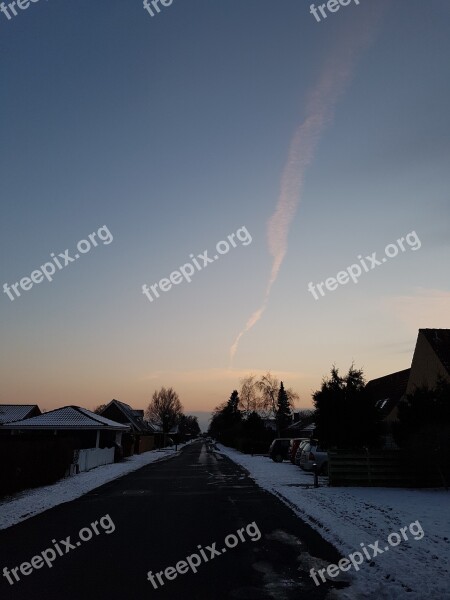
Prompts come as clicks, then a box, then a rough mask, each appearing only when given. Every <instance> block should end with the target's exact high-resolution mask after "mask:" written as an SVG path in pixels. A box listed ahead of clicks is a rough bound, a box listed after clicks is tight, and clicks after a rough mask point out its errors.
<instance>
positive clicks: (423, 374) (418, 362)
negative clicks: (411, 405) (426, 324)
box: [406, 329, 450, 394]
mask: <svg viewBox="0 0 450 600" xmlns="http://www.w3.org/2000/svg"><path fill="white" fill-rule="evenodd" d="M439 378H443V379H446V380H447V381H450V329H419V335H418V337H417V342H416V348H415V350H414V356H413V359H412V365H411V375H410V377H409V381H408V387H407V390H406V393H407V394H412V393H413V392H414V390H415V389H416V388H417V387H421V386H424V385H425V386H427V387H429V388H433V387H435V385H436V383H437V381H438V379H439Z"/></svg>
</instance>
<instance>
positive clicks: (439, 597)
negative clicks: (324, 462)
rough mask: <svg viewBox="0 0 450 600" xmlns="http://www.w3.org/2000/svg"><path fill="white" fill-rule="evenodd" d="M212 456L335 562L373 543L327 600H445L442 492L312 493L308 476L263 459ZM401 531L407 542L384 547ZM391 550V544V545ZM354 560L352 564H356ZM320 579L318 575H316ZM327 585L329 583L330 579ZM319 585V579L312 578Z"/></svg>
mask: <svg viewBox="0 0 450 600" xmlns="http://www.w3.org/2000/svg"><path fill="white" fill-rule="evenodd" d="M218 447H219V451H220V453H222V454H224V455H226V456H228V457H229V458H230V459H231V460H233V461H234V462H236V463H238V464H239V465H242V466H243V467H244V468H245V469H247V471H248V472H249V474H250V476H251V478H252V479H253V480H254V481H255V482H256V483H257V484H258V485H259V486H260V487H262V488H264V489H265V490H267V491H269V492H271V493H273V494H275V495H277V496H278V497H279V498H280V499H281V500H283V501H284V502H285V503H287V504H288V505H289V506H290V507H291V508H292V509H293V510H294V512H295V513H296V514H298V515H299V516H300V517H301V518H302V519H303V520H304V521H306V522H307V523H309V524H310V525H311V527H313V528H314V529H315V530H317V531H318V532H319V533H320V534H321V535H322V537H324V538H325V539H326V540H328V541H329V542H331V543H332V544H333V545H334V546H335V547H336V548H337V549H338V550H339V551H340V552H341V553H342V555H343V556H345V557H347V556H348V555H349V554H350V553H352V552H357V551H360V552H361V545H362V544H363V543H364V544H365V546H366V548H367V551H368V552H370V556H373V551H372V549H370V547H369V546H368V545H369V544H375V542H376V540H379V541H380V544H379V547H380V549H381V550H383V553H382V554H378V555H377V556H376V557H375V558H373V560H372V561H366V560H364V561H363V562H362V564H361V566H360V567H359V571H355V570H354V568H353V567H351V568H350V570H349V571H347V572H346V573H343V572H340V573H339V575H338V576H337V577H336V578H335V580H336V581H349V582H351V586H350V587H347V588H345V589H343V590H340V591H333V592H332V593H331V595H330V596H329V597H330V598H339V599H341V600H342V599H350V598H351V599H355V598H357V599H359V598H364V599H366V598H367V599H370V600H396V599H397V598H407V599H408V600H424V599H427V600H431V599H433V600H434V599H436V600H449V599H450V492H446V491H444V490H428V489H427V490H416V489H399V488H394V489H393V488H355V487H353V488H337V487H333V488H330V487H326V482H327V480H326V478H319V479H320V484H321V486H323V487H319V488H314V487H313V486H312V483H313V476H312V475H311V474H309V473H305V472H304V471H302V470H301V469H300V468H299V467H297V466H295V465H292V464H291V463H288V462H283V463H274V462H273V461H272V460H270V459H269V458H268V457H264V456H253V457H252V456H249V455H246V454H241V453H240V452H238V451H236V450H232V449H230V448H226V447H224V446H221V445H219V446H218ZM415 521H419V528H417V529H416V528H415V527H414V526H413V528H412V530H413V533H414V534H416V537H417V538H419V537H421V536H420V534H419V535H417V532H418V531H419V532H420V526H421V528H422V529H423V531H424V535H423V537H422V539H414V536H413V535H412V534H411V533H410V531H409V528H408V530H406V532H405V533H406V534H407V535H408V541H405V540H403V538H402V540H401V542H400V543H399V544H398V545H396V546H395V547H394V546H390V547H389V551H386V550H385V548H386V547H388V542H387V538H388V536H389V534H391V533H394V532H397V533H399V532H400V528H401V527H403V528H404V527H408V526H409V525H410V524H411V523H413V522H415ZM391 540H393V543H394V544H395V541H396V538H395V536H394V537H393V538H391ZM356 560H357V559H356ZM299 563H300V564H301V565H302V566H303V567H306V568H307V569H308V570H309V569H310V568H312V567H314V568H315V569H316V570H317V569H321V568H325V567H327V563H324V562H323V561H321V560H320V559H317V558H316V557H313V556H311V555H309V554H308V553H306V552H302V553H301V554H300V556H299ZM324 575H325V576H326V573H324ZM327 579H329V580H330V581H332V579H331V578H330V577H328V576H327ZM319 582H320V578H319Z"/></svg>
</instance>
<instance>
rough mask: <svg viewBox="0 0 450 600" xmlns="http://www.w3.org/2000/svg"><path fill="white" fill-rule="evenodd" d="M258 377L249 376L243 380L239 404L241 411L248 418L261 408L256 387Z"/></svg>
mask: <svg viewBox="0 0 450 600" xmlns="http://www.w3.org/2000/svg"><path fill="white" fill-rule="evenodd" d="M255 380H256V375H248V376H247V377H243V378H242V379H241V382H240V383H241V389H240V391H239V400H240V402H239V404H240V408H241V411H242V412H243V413H244V415H245V416H246V417H248V415H249V414H250V413H252V412H256V411H257V410H258V408H259V396H258V388H257V385H256V381H255Z"/></svg>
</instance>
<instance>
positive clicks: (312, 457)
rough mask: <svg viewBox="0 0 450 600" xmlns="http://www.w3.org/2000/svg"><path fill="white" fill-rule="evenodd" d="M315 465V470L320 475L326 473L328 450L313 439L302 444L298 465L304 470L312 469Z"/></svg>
mask: <svg viewBox="0 0 450 600" xmlns="http://www.w3.org/2000/svg"><path fill="white" fill-rule="evenodd" d="M314 465H317V472H318V473H320V474H321V475H327V474H328V452H327V451H326V450H325V449H324V448H323V447H322V446H321V445H320V444H319V442H317V441H315V440H311V441H310V442H308V443H307V444H305V445H304V446H303V449H302V454H301V456H300V467H301V468H302V469H304V470H305V471H313V470H314Z"/></svg>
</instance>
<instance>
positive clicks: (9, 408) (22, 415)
mask: <svg viewBox="0 0 450 600" xmlns="http://www.w3.org/2000/svg"><path fill="white" fill-rule="evenodd" d="M40 414H41V409H40V408H39V406H38V405H37V404H0V425H1V424H3V423H11V422H12V421H21V420H22V419H29V418H30V417H36V416H37V415H40Z"/></svg>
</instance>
